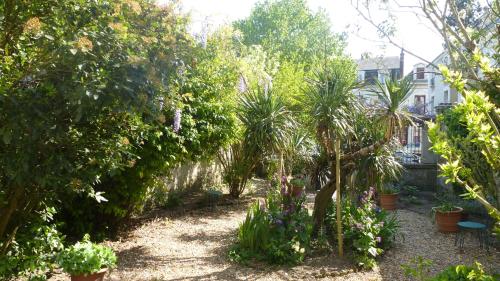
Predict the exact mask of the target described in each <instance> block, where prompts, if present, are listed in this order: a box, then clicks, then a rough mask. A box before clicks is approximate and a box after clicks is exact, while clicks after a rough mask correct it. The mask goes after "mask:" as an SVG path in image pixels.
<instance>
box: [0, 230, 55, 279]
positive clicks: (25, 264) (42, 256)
mask: <svg viewBox="0 0 500 281" xmlns="http://www.w3.org/2000/svg"><path fill="white" fill-rule="evenodd" d="M63 239H64V237H63V236H62V235H61V234H60V233H59V232H58V231H57V229H56V227H55V226H54V225H47V224H46V223H44V222H35V223H31V224H28V225H26V226H24V227H23V228H22V229H19V231H18V234H17V237H16V239H15V240H14V241H13V242H12V243H11V245H10V247H9V249H8V251H7V252H6V253H5V255H4V256H2V258H1V259H0V280H11V279H13V278H15V277H22V278H26V279H28V280H33V281H34V280H46V279H47V274H48V273H49V272H50V271H51V270H52V269H53V268H55V266H56V256H57V254H58V252H60V251H61V250H62V249H63V243H62V242H63ZM2 246H3V245H2V243H0V249H3V247H2Z"/></svg>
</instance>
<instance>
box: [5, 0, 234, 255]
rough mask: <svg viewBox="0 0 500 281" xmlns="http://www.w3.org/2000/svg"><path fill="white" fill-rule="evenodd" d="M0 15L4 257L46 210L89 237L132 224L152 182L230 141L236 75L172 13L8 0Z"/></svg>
mask: <svg viewBox="0 0 500 281" xmlns="http://www.w3.org/2000/svg"><path fill="white" fill-rule="evenodd" d="M0 12H1V13H2V14H1V16H0V31H1V32H0V34H1V35H2V37H1V38H0V54H1V56H0V60H1V61H0V73H1V74H2V75H0V108H1V109H0V124H1V125H0V140H1V141H0V187H1V188H0V212H1V213H2V217H1V218H0V241H1V243H0V245H1V251H2V252H1V253H0V254H4V253H5V251H6V250H7V249H8V247H9V244H10V243H11V242H12V241H14V239H15V234H16V232H17V230H18V229H19V228H20V226H22V225H23V224H25V223H26V221H27V220H28V218H29V217H30V215H31V214H36V212H38V211H41V210H43V209H45V208H46V207H47V206H52V205H58V208H59V209H62V212H61V213H60V215H59V217H58V218H59V219H63V220H64V219H65V218H66V219H68V220H67V221H66V222H69V223H74V222H76V221H78V220H75V219H74V218H82V222H88V223H89V224H88V225H87V226H88V227H89V228H93V226H92V224H90V222H98V221H99V218H101V215H104V216H105V217H104V219H103V222H106V221H108V220H107V219H106V216H109V217H110V218H111V219H116V218H123V217H126V216H127V215H128V214H130V213H131V212H133V211H134V210H135V209H136V208H137V207H138V206H139V205H140V203H141V200H142V199H143V197H144V194H145V190H146V188H147V186H148V184H149V183H150V182H151V179H152V178H153V177H154V175H155V174H158V173H163V172H164V171H165V169H168V168H169V167H172V166H173V165H175V164H176V163H179V162H180V161H182V160H183V159H187V158H193V159H197V158H199V157H209V156H210V154H213V153H215V152H216V151H217V150H218V149H219V147H220V146H223V145H224V144H225V143H226V142H227V141H228V138H230V135H231V133H232V127H233V125H234V118H233V117H231V113H230V112H227V111H226V110H225V104H224V99H223V98H225V97H227V96H228V95H230V93H231V92H235V83H236V77H237V73H236V72H235V71H234V69H233V70H232V69H231V68H227V67H226V68H219V69H217V68H214V67H215V66H214V65H212V63H213V62H214V60H215V59H214V58H212V57H211V54H210V53H209V51H208V50H204V49H203V48H202V47H201V46H194V45H191V43H190V42H189V38H187V36H186V32H185V23H186V20H185V18H183V17H181V16H179V15H178V14H177V12H176V11H175V7H174V6H171V5H169V6H165V7H159V6H157V5H156V3H154V1H148V0H140V1H130V0H127V1H104V0H103V1H83V0H78V1H13V0H12V1H11V0H9V1H3V2H2V3H0ZM191 55H193V56H194V55H200V58H201V59H202V60H201V62H200V63H198V62H197V61H196V59H195V58H194V57H193V56H191ZM219 59H220V57H219ZM184 61H188V62H189V63H184ZM219 65H221V63H220V62H219ZM217 79H218V80H217ZM224 79H226V80H224ZM221 80H223V81H222V82H221ZM183 81H189V83H184V82H183ZM222 94H224V95H222ZM179 113H180V114H179ZM176 117H181V118H176ZM174 121H176V122H177V123H180V124H177V125H176V124H174V126H172V123H176V122H174ZM179 125H180V127H179ZM103 195H104V196H103ZM89 196H90V197H91V198H93V199H91V200H89V198H87V197H89ZM96 201H97V202H101V203H102V202H104V201H108V202H107V203H106V204H97V202H96ZM61 203H62V204H61ZM72 204H76V205H77V206H78V207H77V208H75V205H72ZM80 207H81V208H80ZM66 226H67V227H68V228H71V226H70V224H66ZM75 229H76V232H79V231H85V230H88V229H78V228H77V227H76V228H75ZM78 235H81V233H78Z"/></svg>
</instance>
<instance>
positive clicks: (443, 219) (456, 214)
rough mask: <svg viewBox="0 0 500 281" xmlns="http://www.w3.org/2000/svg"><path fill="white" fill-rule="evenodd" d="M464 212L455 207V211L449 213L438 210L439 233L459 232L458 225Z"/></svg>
mask: <svg viewBox="0 0 500 281" xmlns="http://www.w3.org/2000/svg"><path fill="white" fill-rule="evenodd" d="M462 211H463V209H462V208H460V207H455V210H453V211H449V212H442V211H440V210H439V209H436V224H437V226H438V230H439V232H443V233H450V232H458V225H457V223H458V222H459V221H460V219H461V218H462Z"/></svg>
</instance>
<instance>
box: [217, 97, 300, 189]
mask: <svg viewBox="0 0 500 281" xmlns="http://www.w3.org/2000/svg"><path fill="white" fill-rule="evenodd" d="M237 115H238V119H239V120H240V122H241V124H242V127H243V131H242V137H241V138H240V140H239V141H237V142H235V143H234V144H233V145H232V146H231V147H230V151H229V152H227V151H226V152H221V153H220V154H219V159H220V160H221V162H222V165H223V167H224V170H225V180H226V182H227V183H228V184H229V187H230V192H231V195H232V196H234V197H238V196H240V195H241V193H242V192H243V191H244V190H245V186H246V183H247V181H248V179H249V178H250V177H251V175H252V173H253V171H254V169H255V167H256V165H257V164H258V163H259V161H261V160H262V158H263V157H264V156H265V155H270V154H276V153H279V152H281V151H283V150H284V149H285V147H286V145H287V143H288V142H289V138H290V136H291V132H292V130H293V127H294V120H293V118H292V112H291V111H289V110H288V109H287V108H286V106H285V103H284V100H283V99H282V98H281V97H280V96H279V95H276V94H275V93H273V91H272V90H271V89H261V88H258V89H256V90H253V91H251V90H249V91H246V92H245V93H243V95H242V96H241V99H240V106H239V108H238V113H237Z"/></svg>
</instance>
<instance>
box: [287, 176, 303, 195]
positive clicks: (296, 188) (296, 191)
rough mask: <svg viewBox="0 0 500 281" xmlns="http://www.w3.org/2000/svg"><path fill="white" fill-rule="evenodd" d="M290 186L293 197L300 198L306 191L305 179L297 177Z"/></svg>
mask: <svg viewBox="0 0 500 281" xmlns="http://www.w3.org/2000/svg"><path fill="white" fill-rule="evenodd" d="M290 185H291V186H292V197H299V196H300V195H301V194H302V191H303V190H304V187H305V185H306V182H305V180H304V179H303V178H301V177H297V178H293V179H292V180H291V181H290Z"/></svg>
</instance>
